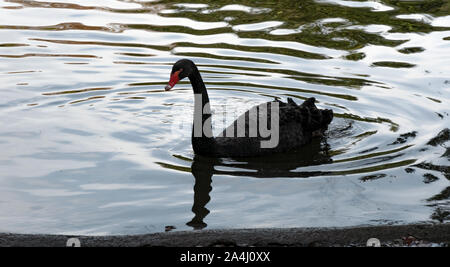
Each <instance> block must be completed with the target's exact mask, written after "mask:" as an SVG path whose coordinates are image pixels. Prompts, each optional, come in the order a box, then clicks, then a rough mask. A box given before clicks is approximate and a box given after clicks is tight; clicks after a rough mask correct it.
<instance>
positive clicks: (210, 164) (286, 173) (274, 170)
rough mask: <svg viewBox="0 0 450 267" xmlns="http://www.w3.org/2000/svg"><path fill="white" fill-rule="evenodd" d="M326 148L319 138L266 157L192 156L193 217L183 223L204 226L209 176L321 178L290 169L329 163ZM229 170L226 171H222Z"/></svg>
mask: <svg viewBox="0 0 450 267" xmlns="http://www.w3.org/2000/svg"><path fill="white" fill-rule="evenodd" d="M328 149H329V146H328V145H327V144H326V143H325V142H321V140H320V139H315V140H314V141H313V142H312V143H311V144H309V145H307V146H305V147H304V148H303V150H302V151H301V152H296V153H287V154H279V155H273V156H268V157H259V158H247V159H242V158H241V159H220V158H209V157H203V156H198V155H197V156H195V157H194V159H193V161H192V165H191V172H192V174H193V176H194V178H195V184H194V204H193V205H192V212H193V213H194V217H193V218H192V220H190V221H189V222H187V223H186V224H187V225H188V226H190V227H192V228H194V229H195V230H200V229H203V228H205V227H206V226H207V224H206V223H205V222H204V219H205V217H206V216H207V215H208V214H209V212H210V211H209V210H208V209H207V208H206V205H207V204H208V203H209V201H210V200H211V196H210V193H211V191H212V177H213V175H230V176H245V177H255V178H280V177H281V178H283V177H285V178H295V177H298V178H306V177H311V176H318V175H325V174H326V172H320V171H317V172H295V171H293V170H295V169H297V168H299V167H304V166H312V165H320V164H326V163H330V162H331V161H332V160H331V157H330V156H329V155H328ZM225 169H229V170H225Z"/></svg>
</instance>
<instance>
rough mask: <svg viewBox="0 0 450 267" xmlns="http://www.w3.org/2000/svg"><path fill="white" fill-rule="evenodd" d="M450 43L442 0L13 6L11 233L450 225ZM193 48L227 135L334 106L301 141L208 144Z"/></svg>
mask: <svg viewBox="0 0 450 267" xmlns="http://www.w3.org/2000/svg"><path fill="white" fill-rule="evenodd" d="M449 51H450V3H449V2H448V1H441V0H432V1H393V0H392V1H391V0H383V1H341V0H316V1H312V0H308V1H275V2H271V1H239V4H236V3H235V2H234V1H191V2H178V1H139V0H127V1H118V0H108V1H93V0H78V1H77V0H68V1H63V0H61V1H56V0H54V1H52V2H45V1H31V0H8V1H0V114H1V116H0V125H1V127H0V231H1V232H18V233H66V234H90V235H99V234H137V233H153V232H161V231H164V229H165V226H175V227H176V230H189V229H203V228H205V227H206V228H207V229H215V228H255V227H302V226H352V225H365V224H370V225H374V224H393V223H394V224H403V223H415V222H430V221H432V222H439V221H440V222H442V221H448V219H449V212H450V211H449V208H450V206H449V196H450V193H449V188H450V187H449V186H450V184H449V179H450V170H449V168H450V167H449V165H450V164H449V155H450V152H449V148H448V147H449V142H448V139H449V137H448V132H446V131H445V129H446V128H449V126H450V123H449V122H450V119H449V113H450V101H449V99H450V75H449V74H450V53H449ZM181 58H190V59H192V60H193V61H195V62H196V63H197V65H198V66H199V69H200V71H201V73H202V75H203V78H204V80H205V83H206V84H207V88H208V90H209V95H210V100H211V104H212V109H213V112H214V115H213V118H214V122H215V123H214V132H215V133H219V132H220V130H221V128H222V127H223V126H225V125H224V123H223V122H224V121H225V122H227V121H231V120H232V119H233V118H235V116H237V115H239V113H240V112H243V111H245V110H246V109H248V108H250V107H252V106H253V105H256V104H260V103H263V102H266V101H270V100H273V99H274V98H278V99H285V98H286V97H292V98H294V99H295V101H297V102H298V103H301V102H302V101H303V100H304V99H306V98H308V97H315V98H316V99H317V101H318V102H317V105H318V106H319V107H320V108H328V109H332V110H333V111H334V113H335V114H336V116H335V119H334V120H333V122H332V124H331V125H330V128H329V131H328V133H327V136H326V138H325V139H323V140H315V141H314V142H313V143H312V144H311V145H309V146H307V147H305V149H304V151H301V152H298V153H289V154H286V155H278V156H274V157H266V158H259V159H246V160H235V159H217V160H215V159H208V158H200V157H194V154H193V151H192V148H191V144H190V132H191V125H190V124H191V122H192V112H193V95H192V90H191V87H190V84H188V83H187V82H185V81H184V82H181V83H180V84H178V85H177V86H176V87H175V89H174V90H173V91H171V92H164V90H163V88H164V86H165V85H166V83H167V81H168V78H169V73H170V70H171V66H172V64H173V63H174V62H176V61H177V60H178V59H181ZM225 124H226V123H225ZM435 137H439V138H437V139H436V138H435ZM433 138H435V139H433ZM430 140H431V142H430Z"/></svg>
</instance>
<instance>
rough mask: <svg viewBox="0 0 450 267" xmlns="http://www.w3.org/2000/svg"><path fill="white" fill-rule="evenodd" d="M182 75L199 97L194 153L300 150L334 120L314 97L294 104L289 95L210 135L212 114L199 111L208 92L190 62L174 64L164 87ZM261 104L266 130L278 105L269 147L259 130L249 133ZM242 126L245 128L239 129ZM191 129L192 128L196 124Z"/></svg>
mask: <svg viewBox="0 0 450 267" xmlns="http://www.w3.org/2000/svg"><path fill="white" fill-rule="evenodd" d="M185 77H188V78H189V80H190V81H191V84H192V87H193V90H194V94H198V95H199V97H195V107H201V109H200V108H195V111H194V118H196V117H197V118H201V127H202V129H203V131H201V133H200V134H194V129H193V131H192V147H193V149H194V152H195V154H198V155H204V156H212V157H255V156H263V155H268V154H274V153H281V152H287V151H295V150H299V149H300V148H301V147H302V146H303V145H305V144H307V143H309V142H311V140H312V138H313V135H314V134H316V133H319V134H320V133H323V132H324V131H325V130H326V129H327V127H328V124H330V122H331V120H332V119H333V111H332V110H320V109H318V108H317V107H316V106H315V105H314V102H315V99H314V98H308V99H307V100H305V102H304V103H303V104H301V105H297V104H296V103H295V102H294V101H293V100H292V99H291V98H288V102H287V103H284V102H281V101H273V102H267V103H265V104H261V105H259V106H257V107H254V108H252V109H251V110H253V111H252V112H256V113H251V111H250V110H249V111H247V112H245V113H244V114H242V115H241V116H240V118H238V119H237V120H236V121H235V122H233V123H232V124H231V125H230V126H229V127H227V129H225V130H224V131H223V132H222V133H221V134H219V135H218V136H217V137H213V136H212V129H211V114H210V112H204V113H203V112H202V111H205V110H206V111H208V110H209V97H208V93H207V91H206V87H205V85H204V83H203V80H202V78H201V76H200V73H199V71H198V69H197V67H196V66H195V64H194V63H193V62H192V61H190V60H187V59H182V60H179V61H178V62H176V63H175V64H174V66H173V69H172V73H171V79H170V82H169V85H167V86H166V90H167V91H168V90H170V89H172V88H173V86H175V84H176V83H177V82H178V81H179V80H181V79H183V78H185ZM200 95H201V97H200ZM263 107H267V112H263V114H264V115H266V117H267V119H266V120H263V121H262V123H267V127H266V129H273V128H272V127H271V121H272V112H271V111H272V108H273V109H274V111H276V107H278V118H279V125H278V126H279V128H278V129H279V130H278V134H279V138H278V140H277V143H276V146H273V147H269V148H267V147H266V148H264V147H263V146H262V145H261V142H267V141H268V140H269V139H270V137H265V138H264V137H262V136H261V134H260V133H259V132H258V133H257V135H256V136H255V135H254V134H252V135H250V132H249V131H250V130H249V129H250V127H251V125H255V124H253V121H252V119H254V118H256V120H257V123H258V124H257V125H259V123H260V121H261V119H260V117H259V115H260V113H261V111H262V110H264V109H262V108H263ZM250 114H257V115H258V116H256V117H254V116H249V115H250ZM274 114H275V113H274ZM274 116H276V115H274ZM194 120H195V119H194ZM239 120H240V121H239ZM238 121H239V122H238ZM244 121H245V123H244ZM275 126H276V125H275ZM242 127H244V128H243V129H242ZM193 128H195V124H194V127H193ZM238 129H239V130H240V131H241V135H242V133H244V132H245V135H244V137H237V136H238V131H239V130H238ZM196 133H197V132H196ZM227 136H233V137H227ZM250 136H255V137H250Z"/></svg>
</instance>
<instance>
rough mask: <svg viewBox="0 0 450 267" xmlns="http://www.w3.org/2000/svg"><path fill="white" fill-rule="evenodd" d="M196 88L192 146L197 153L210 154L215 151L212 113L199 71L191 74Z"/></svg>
mask: <svg viewBox="0 0 450 267" xmlns="http://www.w3.org/2000/svg"><path fill="white" fill-rule="evenodd" d="M189 80H190V81H191V84H192V88H193V89H194V99H195V100H194V123H193V127H192V147H193V149H194V152H195V153H196V154H208V153H213V151H214V137H213V134H212V115H211V107H210V104H209V97H208V92H207V91H206V87H205V84H204V82H203V79H202V77H201V76H200V73H199V71H198V70H197V68H196V67H194V71H193V73H192V74H191V75H189Z"/></svg>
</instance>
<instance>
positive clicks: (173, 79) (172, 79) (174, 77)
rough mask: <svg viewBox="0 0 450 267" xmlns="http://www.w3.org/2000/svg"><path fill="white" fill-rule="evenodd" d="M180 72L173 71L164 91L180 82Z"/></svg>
mask: <svg viewBox="0 0 450 267" xmlns="http://www.w3.org/2000/svg"><path fill="white" fill-rule="evenodd" d="M180 72H181V70H179V71H175V72H174V73H173V74H172V76H170V80H169V84H168V85H167V86H166V87H165V88H164V89H165V90H166V91H169V90H170V89H172V88H173V87H174V86H175V84H177V83H178V82H179V81H180V77H179V76H178V75H179V74H180Z"/></svg>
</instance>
